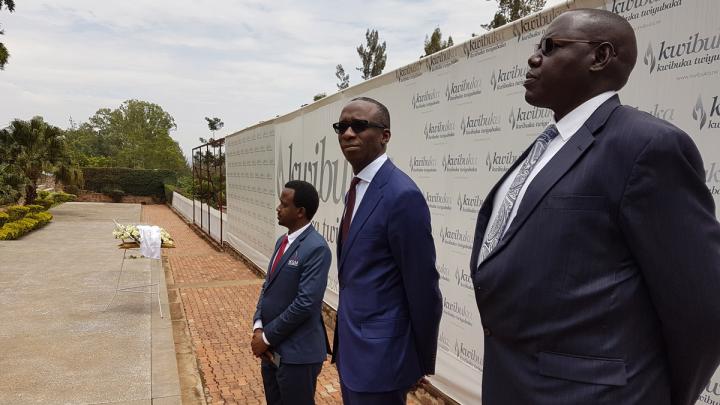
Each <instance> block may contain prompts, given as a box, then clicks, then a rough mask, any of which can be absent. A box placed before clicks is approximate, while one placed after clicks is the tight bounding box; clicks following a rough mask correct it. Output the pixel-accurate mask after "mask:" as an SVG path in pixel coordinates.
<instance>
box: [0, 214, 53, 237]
mask: <svg viewBox="0 0 720 405" xmlns="http://www.w3.org/2000/svg"><path fill="white" fill-rule="evenodd" d="M52 218H53V216H52V214H51V213H49V212H38V213H36V214H28V215H27V216H26V217H25V218H23V219H20V220H17V221H13V222H8V223H6V224H5V225H3V226H2V227H0V240H13V239H17V238H19V237H21V236H23V235H25V234H26V233H28V232H30V231H32V230H33V229H38V228H40V227H41V226H43V225H45V224H47V223H48V222H50V221H51V220H52Z"/></svg>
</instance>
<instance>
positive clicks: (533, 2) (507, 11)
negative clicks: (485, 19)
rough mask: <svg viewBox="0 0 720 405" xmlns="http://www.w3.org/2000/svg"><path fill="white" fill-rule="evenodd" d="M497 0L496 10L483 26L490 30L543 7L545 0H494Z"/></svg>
mask: <svg viewBox="0 0 720 405" xmlns="http://www.w3.org/2000/svg"><path fill="white" fill-rule="evenodd" d="M495 1H497V2H498V11H497V12H496V13H495V16H494V17H493V19H492V21H490V23H489V24H483V26H482V27H483V28H485V29H487V30H491V29H493V28H498V27H502V26H503V25H505V24H507V23H509V22H512V21H515V20H517V19H520V18H522V17H525V16H527V15H530V14H532V13H534V12H536V11H540V10H542V8H543V7H545V0H495Z"/></svg>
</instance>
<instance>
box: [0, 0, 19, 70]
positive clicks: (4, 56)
mask: <svg viewBox="0 0 720 405" xmlns="http://www.w3.org/2000/svg"><path fill="white" fill-rule="evenodd" d="M3 5H5V7H6V8H7V9H8V11H9V12H11V13H12V12H13V11H15V0H0V10H2V8H3ZM4 34H5V31H3V30H2V28H0V35H4ZM8 58H10V52H8V50H7V48H6V47H5V44H3V43H2V42H0V70H3V69H5V64H7V61H8Z"/></svg>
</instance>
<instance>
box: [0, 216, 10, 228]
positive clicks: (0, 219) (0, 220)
mask: <svg viewBox="0 0 720 405" xmlns="http://www.w3.org/2000/svg"><path fill="white" fill-rule="evenodd" d="M8 221H10V215H8V214H6V213H4V212H0V228H2V226H3V225H5V223H6V222H8Z"/></svg>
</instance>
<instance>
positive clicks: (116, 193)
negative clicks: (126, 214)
mask: <svg viewBox="0 0 720 405" xmlns="http://www.w3.org/2000/svg"><path fill="white" fill-rule="evenodd" d="M105 194H106V195H108V196H109V197H110V198H112V201H113V202H115V203H119V202H120V201H122V198H123V196H124V195H125V192H124V191H122V190H120V189H117V188H116V189H113V190H107V191H105Z"/></svg>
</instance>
